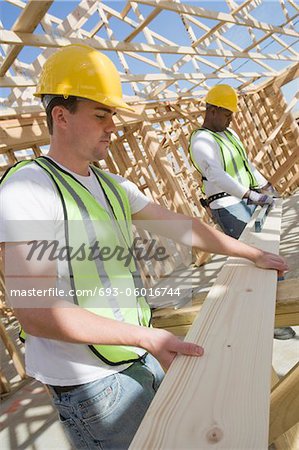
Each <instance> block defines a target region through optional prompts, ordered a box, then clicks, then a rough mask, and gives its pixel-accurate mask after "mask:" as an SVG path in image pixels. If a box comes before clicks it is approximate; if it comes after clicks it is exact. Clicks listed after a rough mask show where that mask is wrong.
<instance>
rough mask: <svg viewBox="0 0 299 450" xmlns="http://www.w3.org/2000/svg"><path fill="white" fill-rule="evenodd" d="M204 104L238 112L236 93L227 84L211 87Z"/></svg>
mask: <svg viewBox="0 0 299 450" xmlns="http://www.w3.org/2000/svg"><path fill="white" fill-rule="evenodd" d="M206 103H209V104H210V105H215V106H220V107H221V108H225V109H228V110H229V111H232V112H237V111H238V96H237V93H236V91H235V90H234V88H232V87H231V86H229V85H228V84H217V86H213V87H212V88H211V89H210V90H209V92H208V94H207V96H206Z"/></svg>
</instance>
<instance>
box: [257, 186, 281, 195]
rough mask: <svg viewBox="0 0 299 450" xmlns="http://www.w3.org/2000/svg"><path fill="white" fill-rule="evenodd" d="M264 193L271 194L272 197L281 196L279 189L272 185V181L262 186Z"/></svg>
mask: <svg viewBox="0 0 299 450" xmlns="http://www.w3.org/2000/svg"><path fill="white" fill-rule="evenodd" d="M261 190H262V193H263V194H266V195H271V196H272V197H275V198H280V197H281V195H280V193H279V192H277V190H276V189H275V188H274V187H273V186H272V184H271V183H267V184H266V186H264V187H262V188H261Z"/></svg>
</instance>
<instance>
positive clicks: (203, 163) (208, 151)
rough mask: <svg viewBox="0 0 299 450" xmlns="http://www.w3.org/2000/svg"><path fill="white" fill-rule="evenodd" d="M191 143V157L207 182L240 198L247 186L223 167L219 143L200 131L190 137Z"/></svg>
mask: <svg viewBox="0 0 299 450" xmlns="http://www.w3.org/2000/svg"><path fill="white" fill-rule="evenodd" d="M191 145H192V155H193V159H194V161H195V163H196V164H197V165H198V166H199V167H200V169H201V171H202V173H203V175H204V176H205V177H206V178H207V179H208V180H209V182H210V183H213V184H215V185H217V186H218V187H219V190H220V191H223V192H227V193H228V194H230V195H233V196H235V197H238V198H242V197H243V196H244V194H245V193H246V192H247V188H246V187H244V186H242V184H240V183H238V181H236V180H235V179H233V178H232V177H231V176H230V175H229V174H228V173H226V172H225V170H224V169H223V165H222V161H221V156H220V151H219V145H218V144H217V142H216V141H215V139H214V138H213V136H211V135H210V134H209V133H207V132H204V131H200V132H198V133H196V134H195V135H194V136H193V137H192V140H191Z"/></svg>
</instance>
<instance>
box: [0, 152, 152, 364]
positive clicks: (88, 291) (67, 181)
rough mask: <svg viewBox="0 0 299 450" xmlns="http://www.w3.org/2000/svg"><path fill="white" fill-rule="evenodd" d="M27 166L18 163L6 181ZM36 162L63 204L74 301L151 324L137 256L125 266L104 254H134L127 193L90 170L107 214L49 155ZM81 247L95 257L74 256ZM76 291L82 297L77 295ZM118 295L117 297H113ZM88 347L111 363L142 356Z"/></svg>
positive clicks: (128, 350)
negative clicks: (105, 251) (105, 250)
mask: <svg viewBox="0 0 299 450" xmlns="http://www.w3.org/2000/svg"><path fill="white" fill-rule="evenodd" d="M29 162H31V161H23V162H22V163H20V164H17V166H15V167H13V168H12V169H10V171H9V173H8V174H7V175H5V177H3V179H7V178H8V177H9V175H10V174H12V173H14V172H15V171H16V170H18V169H19V167H22V166H23V165H25V164H27V163H29ZM34 162H35V163H36V164H38V165H39V166H40V167H41V168H42V169H43V170H44V171H45V172H46V173H47V174H48V175H49V176H50V178H51V180H52V182H53V183H54V185H55V187H56V189H57V191H58V194H59V196H60V199H61V202H62V207H63V212H64V219H65V222H64V226H65V241H66V242H65V243H66V247H65V251H66V252H67V256H68V258H67V260H68V268H69V275H70V285H71V289H72V290H73V291H74V293H75V295H74V297H73V299H74V302H75V303H76V304H78V305H79V306H81V307H83V308H85V309H87V310H89V311H91V312H93V313H95V314H98V315H101V316H104V317H107V318H110V319H116V320H118V321H123V322H126V323H130V324H134V325H142V326H150V322H151V311H150V307H149V305H148V304H147V301H146V299H145V298H144V297H142V296H138V297H136V296H135V288H139V292H140V287H141V286H142V285H141V277H140V273H139V272H138V269H137V266H136V264H135V261H134V258H130V261H127V263H128V264H127V266H126V265H125V261H124V260H121V259H122V258H118V257H117V254H115V256H114V257H113V256H111V258H109V259H108V258H103V257H101V254H100V252H101V250H102V249H103V247H106V248H107V249H112V250H113V249H123V251H124V252H123V253H125V255H128V254H129V249H130V250H131V253H132V246H133V235H132V229H131V210H130V204H129V200H128V197H127V194H126V192H125V190H124V189H123V188H122V187H121V186H120V185H119V184H117V182H116V181H115V180H114V179H113V178H112V177H110V176H109V175H108V174H107V173H105V172H103V171H101V170H100V169H98V168H96V167H91V170H92V171H93V173H94V174H95V176H96V179H97V181H98V182H99V184H100V185H101V187H102V190H103V193H104V196H105V199H106V202H107V205H108V209H109V212H107V210H106V209H104V208H103V207H102V206H101V205H100V204H99V203H98V202H97V201H96V200H95V199H94V197H93V196H92V195H91V194H90V192H89V191H88V189H87V188H86V187H85V186H83V185H82V184H81V183H80V182H79V181H78V180H77V179H76V178H75V177H73V176H72V174H70V173H69V172H67V171H65V170H63V169H62V168H60V167H59V166H58V165H57V164H56V163H55V162H53V161H52V160H50V159H48V158H45V157H39V158H37V159H35V161H34ZM83 243H84V244H87V247H88V248H93V253H92V259H91V258H87V257H86V255H85V258H81V260H80V258H72V257H71V254H70V251H71V250H70V249H79V248H80V246H81V245H82V244H83ZM98 243H99V245H98ZM112 253H113V252H112ZM82 259H83V260H82ZM78 292H80V294H81V293H84V294H83V295H77V294H78ZM116 292H117V294H118V295H115V294H116ZM103 293H104V295H103ZM109 293H110V295H109ZM130 293H131V295H129V294H130ZM22 337H24V336H23V335H22ZM89 348H90V349H91V350H92V352H93V353H95V354H96V355H97V356H98V357H99V358H101V359H102V360H103V361H104V362H106V363H107V364H110V365H118V364H123V363H126V362H132V361H136V360H138V359H140V357H141V356H140V355H138V354H137V353H136V351H135V349H134V347H129V346H114V345H89ZM141 352H142V349H141ZM144 353H145V351H144Z"/></svg>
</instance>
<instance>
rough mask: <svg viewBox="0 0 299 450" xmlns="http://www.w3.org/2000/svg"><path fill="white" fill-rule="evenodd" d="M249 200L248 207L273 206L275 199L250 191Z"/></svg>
mask: <svg viewBox="0 0 299 450" xmlns="http://www.w3.org/2000/svg"><path fill="white" fill-rule="evenodd" d="M246 197H247V198H248V205H260V206H264V205H272V204H273V203H274V200H273V197H271V196H270V195H266V194H259V193H258V192H255V191H249V192H248V195H246Z"/></svg>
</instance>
